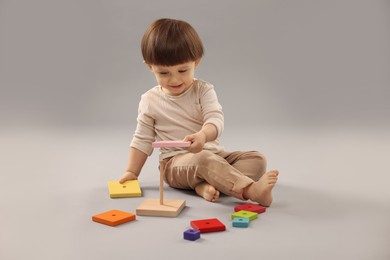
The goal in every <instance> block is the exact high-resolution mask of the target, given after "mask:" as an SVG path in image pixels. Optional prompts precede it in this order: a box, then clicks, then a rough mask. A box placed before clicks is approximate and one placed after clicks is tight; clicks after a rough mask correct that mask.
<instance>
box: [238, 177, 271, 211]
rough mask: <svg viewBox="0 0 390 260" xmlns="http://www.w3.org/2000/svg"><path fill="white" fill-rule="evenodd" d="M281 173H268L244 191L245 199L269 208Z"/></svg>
mask: <svg viewBox="0 0 390 260" xmlns="http://www.w3.org/2000/svg"><path fill="white" fill-rule="evenodd" d="M278 175H279V172H278V171H277V170H272V171H269V172H266V173H265V174H264V175H263V176H261V178H260V179H259V180H258V181H256V182H254V183H252V184H251V185H250V186H248V187H247V188H246V189H245V190H244V194H243V195H244V197H245V198H247V199H250V200H252V201H255V202H257V203H259V204H260V205H262V206H265V207H268V206H270V205H271V203H272V189H273V188H274V187H275V185H276V182H277V180H278Z"/></svg>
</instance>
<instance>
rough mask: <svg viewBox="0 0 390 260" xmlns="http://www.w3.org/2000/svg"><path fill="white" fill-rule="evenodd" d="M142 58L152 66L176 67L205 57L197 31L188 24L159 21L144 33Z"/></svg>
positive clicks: (175, 21)
mask: <svg viewBox="0 0 390 260" xmlns="http://www.w3.org/2000/svg"><path fill="white" fill-rule="evenodd" d="M141 50H142V56H143V58H144V61H145V63H147V64H151V65H161V66H174V65H178V64H182V63H186V62H190V61H196V60H199V59H200V58H202V56H203V53H204V51H203V44H202V41H201V40H200V38H199V35H198V34H197V32H196V31H195V29H194V28H193V27H192V26H191V25H190V24H188V23H187V22H184V21H180V20H174V19H167V18H164V19H159V20H157V21H155V22H153V23H152V24H151V25H150V26H149V28H148V29H147V30H146V32H145V33H144V36H143V37H142V41H141Z"/></svg>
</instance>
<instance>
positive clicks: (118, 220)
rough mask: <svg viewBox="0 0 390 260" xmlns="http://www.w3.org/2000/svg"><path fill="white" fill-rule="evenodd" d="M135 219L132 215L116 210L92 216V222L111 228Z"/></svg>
mask: <svg viewBox="0 0 390 260" xmlns="http://www.w3.org/2000/svg"><path fill="white" fill-rule="evenodd" d="M135 218H136V216H135V215H134V214H131V213H127V212H124V211H120V210H116V209H113V210H110V211H107V212H104V213H101V214H98V215H95V216H92V220H93V221H95V222H98V223H101V224H105V225H108V226H112V227H114V226H118V225H120V224H123V223H126V222H129V221H132V220H135Z"/></svg>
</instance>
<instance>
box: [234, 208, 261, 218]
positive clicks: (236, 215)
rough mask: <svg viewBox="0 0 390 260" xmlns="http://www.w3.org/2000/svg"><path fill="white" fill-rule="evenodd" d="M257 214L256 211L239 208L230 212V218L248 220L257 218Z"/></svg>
mask: <svg viewBox="0 0 390 260" xmlns="http://www.w3.org/2000/svg"><path fill="white" fill-rule="evenodd" d="M258 215H259V214H257V213H256V212H250V211H246V210H240V211H237V212H234V213H233V214H232V219H234V218H249V220H250V221H252V220H254V219H257V217H258Z"/></svg>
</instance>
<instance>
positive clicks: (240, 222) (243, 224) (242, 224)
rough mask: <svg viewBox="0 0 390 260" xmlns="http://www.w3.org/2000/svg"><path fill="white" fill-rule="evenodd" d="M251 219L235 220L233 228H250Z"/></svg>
mask: <svg viewBox="0 0 390 260" xmlns="http://www.w3.org/2000/svg"><path fill="white" fill-rule="evenodd" d="M248 226H249V218H234V219H233V227H248Z"/></svg>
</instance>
